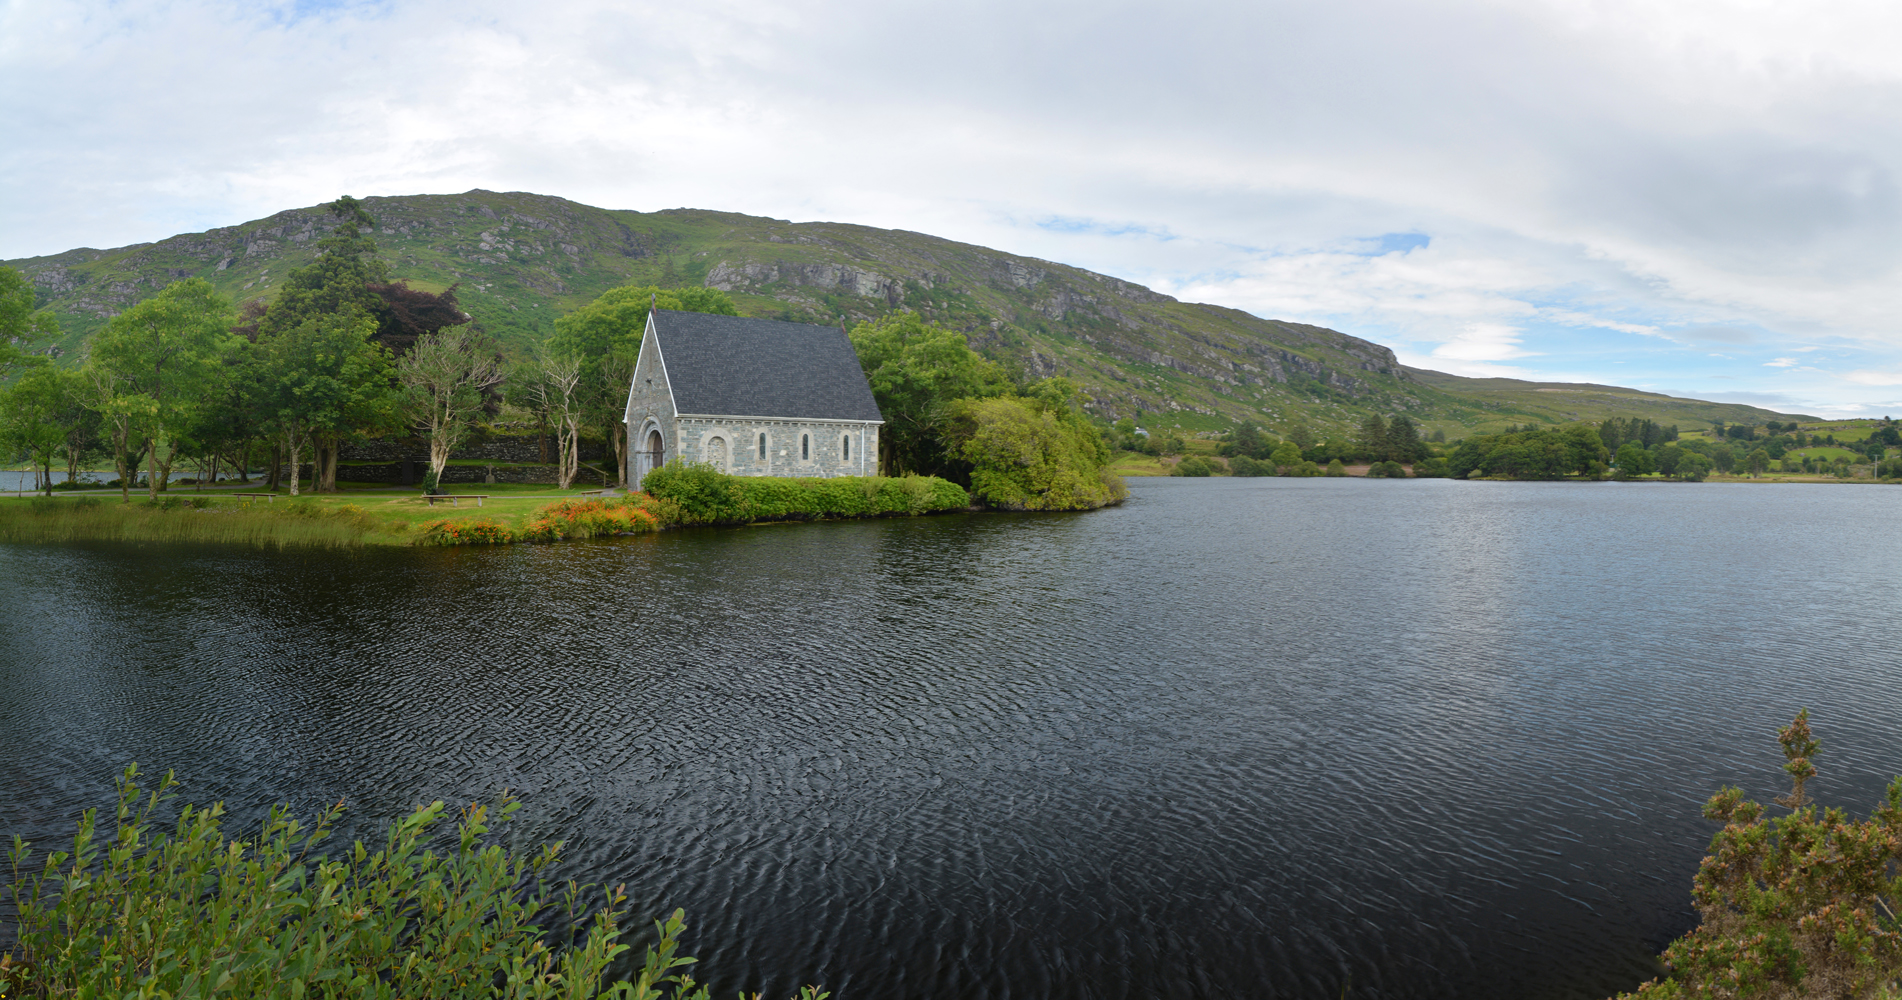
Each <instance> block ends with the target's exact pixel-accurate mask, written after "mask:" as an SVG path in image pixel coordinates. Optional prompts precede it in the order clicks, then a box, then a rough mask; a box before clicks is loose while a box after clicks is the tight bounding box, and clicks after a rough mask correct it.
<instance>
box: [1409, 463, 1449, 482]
mask: <svg viewBox="0 0 1902 1000" xmlns="http://www.w3.org/2000/svg"><path fill="white" fill-rule="evenodd" d="M1413 475H1414V478H1416V479H1445V478H1446V477H1447V470H1446V459H1444V458H1423V459H1421V460H1419V461H1418V462H1415V463H1413Z"/></svg>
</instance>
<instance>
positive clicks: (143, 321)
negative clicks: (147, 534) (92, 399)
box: [91, 278, 232, 499]
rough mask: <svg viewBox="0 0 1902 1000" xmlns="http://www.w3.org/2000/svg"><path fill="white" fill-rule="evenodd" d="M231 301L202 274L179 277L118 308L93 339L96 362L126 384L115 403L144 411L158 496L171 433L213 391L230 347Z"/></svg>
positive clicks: (131, 410) (148, 452)
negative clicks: (162, 458)
mask: <svg viewBox="0 0 1902 1000" xmlns="http://www.w3.org/2000/svg"><path fill="white" fill-rule="evenodd" d="M230 325H231V303H230V302H229V301H228V300H227V299H225V298H224V296H222V295H219V294H218V293H217V291H216V290H214V289H213V288H212V287H211V283H210V282H208V281H206V280H204V279H203V278H190V279H187V280H185V281H179V282H174V283H172V284H171V285H168V286H166V287H165V289H164V290H163V291H160V292H159V293H158V294H157V295H155V296H153V297H151V298H149V299H146V300H145V301H143V302H140V303H138V304H137V305H134V306H132V307H131V308H130V309H127V310H126V311H125V312H122V313H120V314H119V315H117V316H114V317H113V318H112V320H111V321H110V322H108V323H107V324H106V328H105V329H104V330H102V331H100V333H99V335H98V336H97V337H96V338H95V339H94V341H93V345H92V357H91V362H92V363H93V364H96V365H99V366H100V367H102V368H104V369H106V370H107V371H109V372H111V373H112V375H113V376H115V377H116V378H117V380H118V381H119V383H120V384H121V386H122V391H121V392H120V393H118V394H117V395H116V397H115V400H114V401H113V403H112V405H113V406H115V407H118V408H121V409H123V410H124V411H125V412H126V413H128V414H130V415H132V416H134V417H136V418H137V419H139V420H140V421H141V422H142V423H143V425H144V428H145V432H146V434H147V435H148V444H147V446H146V467H147V476H148V478H149V480H150V481H149V483H148V484H147V486H148V489H149V490H150V495H151V496H152V497H153V498H154V499H156V498H157V497H158V492H159V486H160V485H161V483H162V482H163V478H164V477H163V475H162V474H161V469H160V466H159V452H160V450H161V448H163V449H164V450H165V452H166V455H165V468H164V471H165V472H169V471H170V469H171V454H172V450H173V440H172V435H173V434H174V433H175V432H176V431H177V430H178V429H179V428H181V427H183V426H184V425H185V424H187V423H188V422H189V421H190V419H191V415H192V411H194V410H195V409H196V408H197V407H198V406H199V405H200V404H201V403H202V401H203V400H204V399H205V398H206V397H208V396H210V395H212V394H213V392H214V387H215V384H216V382H217V378H218V376H219V374H220V373H221V370H222V364H221V360H222V357H223V354H224V352H225V351H227V350H230V349H231V341H232V337H231V335H230V334H229V333H228V332H227V329H226V328H227V327H229V326H230Z"/></svg>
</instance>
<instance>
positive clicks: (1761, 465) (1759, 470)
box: [1744, 448, 1770, 476]
mask: <svg viewBox="0 0 1902 1000" xmlns="http://www.w3.org/2000/svg"><path fill="white" fill-rule="evenodd" d="M1744 462H1745V463H1746V465H1747V466H1748V467H1749V469H1750V474H1751V475H1753V476H1761V475H1763V473H1764V471H1765V470H1766V469H1768V468H1770V453H1769V452H1768V451H1765V450H1764V449H1762V448H1756V449H1753V450H1752V451H1751V452H1750V455H1749V456H1748V457H1747V458H1745V459H1744Z"/></svg>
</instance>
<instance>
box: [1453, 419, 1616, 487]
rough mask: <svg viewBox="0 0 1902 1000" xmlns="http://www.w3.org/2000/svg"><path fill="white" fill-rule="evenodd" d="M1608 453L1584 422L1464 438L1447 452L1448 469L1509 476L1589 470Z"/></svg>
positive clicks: (1556, 476) (1461, 473)
mask: <svg viewBox="0 0 1902 1000" xmlns="http://www.w3.org/2000/svg"><path fill="white" fill-rule="evenodd" d="M1610 457H1611V453H1610V451H1609V450H1608V449H1606V447H1605V445H1604V443H1603V441H1601V440H1600V439H1599V436H1598V432H1597V431H1596V430H1595V429H1594V428H1591V427H1587V426H1585V425H1583V424H1574V425H1572V426H1570V427H1566V428H1563V429H1559V430H1531V431H1517V432H1514V433H1510V434H1492V435H1481V436H1476V437H1471V438H1467V439H1466V440H1465V441H1463V442H1461V443H1460V446H1459V447H1458V448H1455V449H1454V450H1453V453H1452V454H1451V455H1449V456H1447V460H1446V465H1447V473H1448V474H1449V475H1451V476H1453V477H1454V478H1455V479H1465V478H1468V477H1470V476H1472V475H1473V474H1474V473H1476V472H1477V473H1478V474H1480V475H1485V476H1501V477H1504V478H1508V479H1560V478H1563V477H1565V476H1567V475H1581V474H1590V473H1592V472H1593V467H1594V463H1603V462H1605V461H1606V460H1608V459H1609V458H1610Z"/></svg>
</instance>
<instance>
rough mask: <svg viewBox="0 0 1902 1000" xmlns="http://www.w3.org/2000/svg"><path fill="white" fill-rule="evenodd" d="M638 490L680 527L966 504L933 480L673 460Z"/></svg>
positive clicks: (966, 498)
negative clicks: (811, 474)
mask: <svg viewBox="0 0 1902 1000" xmlns="http://www.w3.org/2000/svg"><path fill="white" fill-rule="evenodd" d="M641 488H642V489H643V490H645V491H646V492H647V493H648V494H649V495H650V496H653V497H656V498H658V499H660V500H663V501H666V502H667V503H669V504H671V505H673V509H675V510H677V511H678V513H677V515H676V516H677V517H678V518H679V521H680V523H682V524H745V523H749V522H752V521H801V520H812V519H815V518H822V517H873V516H880V515H917V514H930V513H936V512H939V511H948V510H963V509H965V508H967V507H969V506H970V505H971V495H970V494H969V493H967V492H965V490H964V488H963V487H960V486H959V485H957V484H956V483H953V482H948V481H946V480H943V479H939V478H937V477H934V476H898V477H889V476H838V477H835V478H831V479H781V478H777V477H772V476H729V475H727V474H725V473H723V472H719V471H716V470H715V469H714V468H713V467H712V466H711V465H706V464H704V463H695V464H687V463H683V462H681V461H679V460H678V459H676V460H674V461H671V462H668V463H667V464H666V465H664V466H662V467H661V468H658V469H655V470H654V471H652V472H649V473H648V474H647V475H646V476H645V477H644V478H643V479H642V480H641Z"/></svg>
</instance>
